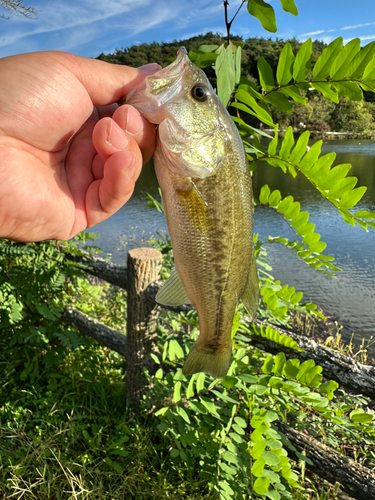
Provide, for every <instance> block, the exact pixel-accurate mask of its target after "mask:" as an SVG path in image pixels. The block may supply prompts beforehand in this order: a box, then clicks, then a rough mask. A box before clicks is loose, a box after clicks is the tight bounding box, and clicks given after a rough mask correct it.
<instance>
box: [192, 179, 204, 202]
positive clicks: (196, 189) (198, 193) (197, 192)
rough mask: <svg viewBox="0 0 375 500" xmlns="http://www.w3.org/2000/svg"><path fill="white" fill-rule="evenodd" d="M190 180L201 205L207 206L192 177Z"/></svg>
mask: <svg viewBox="0 0 375 500" xmlns="http://www.w3.org/2000/svg"><path fill="white" fill-rule="evenodd" d="M190 182H191V184H192V186H193V189H194V191H195V193H196V194H197V195H198V197H199V200H200V201H201V203H203V205H204V206H205V208H208V204H207V202H206V200H205V199H204V198H203V196H202V193H201V192H200V191H199V189H198V187H197V185H196V184H195V182H194V181H193V180H192V179H190Z"/></svg>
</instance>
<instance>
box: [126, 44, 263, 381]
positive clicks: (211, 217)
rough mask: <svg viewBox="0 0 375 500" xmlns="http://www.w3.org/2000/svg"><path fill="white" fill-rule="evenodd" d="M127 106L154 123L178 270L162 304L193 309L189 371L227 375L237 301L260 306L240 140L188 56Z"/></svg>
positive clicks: (250, 204)
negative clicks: (195, 327)
mask: <svg viewBox="0 0 375 500" xmlns="http://www.w3.org/2000/svg"><path fill="white" fill-rule="evenodd" d="M126 102H127V103H128V104H131V105H132V106H134V107H135V108H137V109H138V111H139V112H140V113H142V114H143V115H144V116H145V117H146V118H147V119H148V120H149V121H150V122H151V123H154V124H158V130H157V134H158V137H157V147H156V151H155V154H154V164H155V171H156V175H157V178H158V181H159V185H160V188H161V191H162V198H163V204H164V209H165V215H166V218H167V224H168V230H169V234H170V237H171V240H172V247H173V255H174V261H175V269H174V270H173V271H172V273H171V276H170V277H169V279H168V280H167V281H166V282H165V283H164V285H163V286H162V287H161V288H160V290H159V292H158V294H157V296H156V301H157V302H158V303H160V304H165V305H180V304H186V303H191V304H193V305H194V306H195V307H196V309H197V312H198V317H199V330H200V334H199V337H198V339H197V341H196V342H195V343H194V345H193V346H192V348H191V350H190V352H189V355H188V357H187V359H186V361H185V364H184V367H183V373H184V374H185V375H190V374H193V373H197V372H206V373H208V374H210V375H212V376H213V377H216V378H223V377H225V376H226V374H227V371H228V368H229V365H230V357H231V351H232V341H231V331H232V324H233V318H234V314H235V310H236V307H237V304H238V301H239V299H241V300H242V302H243V303H244V305H245V307H246V309H247V311H248V312H249V314H250V315H252V316H253V315H254V314H255V311H256V309H257V306H258V293H259V292H258V276H257V270H256V266H255V255H254V245H253V237H252V229H253V194H252V185H251V176H250V172H249V169H248V165H247V159H246V155H245V151H244V147H243V144H242V141H241V138H240V136H239V134H238V131H237V129H236V126H235V124H234V123H233V120H232V119H231V117H230V115H229V113H228V112H227V110H226V109H225V107H224V106H223V104H222V103H221V101H220V99H219V98H218V97H217V95H216V94H215V92H214V90H213V88H212V87H211V85H210V83H209V81H208V79H207V77H206V75H205V74H204V72H203V71H202V70H201V69H199V68H197V67H196V66H195V65H194V64H193V63H192V62H191V61H190V60H189V58H188V55H187V52H186V50H185V49H184V48H181V49H180V50H179V51H178V54H177V59H176V60H175V61H174V62H173V63H172V64H171V65H169V66H167V67H166V68H164V69H162V70H160V71H158V72H157V73H155V74H153V75H151V76H148V77H146V79H145V81H144V82H143V83H142V84H140V86H139V87H137V88H136V89H135V90H133V91H132V93H131V94H129V95H128V97H127V99H126Z"/></svg>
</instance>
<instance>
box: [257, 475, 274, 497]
mask: <svg viewBox="0 0 375 500" xmlns="http://www.w3.org/2000/svg"><path fill="white" fill-rule="evenodd" d="M269 485H270V480H269V479H268V477H258V479H257V480H256V481H255V482H254V486H253V488H254V491H255V493H258V495H265V494H266V493H267V490H268V488H269Z"/></svg>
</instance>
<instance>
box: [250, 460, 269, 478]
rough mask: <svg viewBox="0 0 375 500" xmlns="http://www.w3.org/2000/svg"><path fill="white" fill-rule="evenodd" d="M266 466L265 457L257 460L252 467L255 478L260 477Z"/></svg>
mask: <svg viewBox="0 0 375 500" xmlns="http://www.w3.org/2000/svg"><path fill="white" fill-rule="evenodd" d="M265 465H266V460H265V459H264V458H263V457H260V458H258V459H257V460H255V462H254V463H253V466H252V467H251V473H252V474H253V476H255V477H259V476H260V475H261V474H262V473H263V470H264V466H265Z"/></svg>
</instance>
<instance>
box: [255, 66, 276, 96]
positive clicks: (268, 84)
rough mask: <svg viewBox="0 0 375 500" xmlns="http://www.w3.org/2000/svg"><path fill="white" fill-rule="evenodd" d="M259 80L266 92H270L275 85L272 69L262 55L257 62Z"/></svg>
mask: <svg viewBox="0 0 375 500" xmlns="http://www.w3.org/2000/svg"><path fill="white" fill-rule="evenodd" d="M257 67H258V72H259V81H260V84H261V86H262V88H263V89H264V90H265V91H266V92H270V91H271V90H272V89H273V88H274V86H275V80H274V78H273V71H272V68H271V66H270V65H269V64H268V62H267V61H266V60H265V59H264V57H260V58H259V59H258V62H257Z"/></svg>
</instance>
